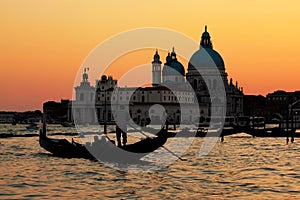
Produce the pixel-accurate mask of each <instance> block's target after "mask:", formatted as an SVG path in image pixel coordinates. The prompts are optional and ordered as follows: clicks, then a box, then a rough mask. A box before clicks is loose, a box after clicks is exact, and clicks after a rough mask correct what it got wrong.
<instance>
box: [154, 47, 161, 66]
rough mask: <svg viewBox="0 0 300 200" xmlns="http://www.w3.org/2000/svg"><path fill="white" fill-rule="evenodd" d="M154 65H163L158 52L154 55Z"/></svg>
mask: <svg viewBox="0 0 300 200" xmlns="http://www.w3.org/2000/svg"><path fill="white" fill-rule="evenodd" d="M152 63H153V64H154V63H158V64H161V61H160V56H159V54H158V51H157V50H156V52H155V54H154V56H153V61H152Z"/></svg>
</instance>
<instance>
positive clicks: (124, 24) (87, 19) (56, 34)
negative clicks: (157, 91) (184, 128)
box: [0, 0, 300, 111]
mask: <svg viewBox="0 0 300 200" xmlns="http://www.w3.org/2000/svg"><path fill="white" fill-rule="evenodd" d="M299 7H300V1H298V0H289V1H272V0H265V1H259V0H252V1H236V0H227V1H223V0H215V1H199V0H191V1H174V0H172V1H170V0H165V1H158V0H152V1H146V0H139V1H137V0H136V1H135V0H131V1H114V0H112V1H98V0H95V1H87V0H78V1H77V0H43V1H39V0H26V1H18V0H2V1H0V24H1V31H0V61H1V62H0V66H1V73H0V93H1V99H0V110H16V111H22V110H31V109H41V105H42V103H43V102H44V101H47V100H56V101H59V100H60V99H61V98H64V99H67V98H70V97H71V94H72V92H73V88H72V87H73V82H74V79H75V76H76V73H77V70H78V69H79V67H80V65H81V64H82V62H83V60H84V59H85V57H86V56H87V55H88V54H89V52H90V51H91V50H92V49H93V48H94V47H95V46H96V45H98V44H99V43H100V42H102V41H104V40H105V39H107V38H109V37H111V36H112V35H114V34H117V33H119V32H122V31H126V30H130V29H135V28H142V27H162V28H168V29H173V30H176V31H179V32H181V33H183V34H185V35H187V36H189V37H191V38H193V39H194V40H195V41H197V42H199V39H200V36H201V34H202V32H203V28H204V25H206V24H207V25H208V31H209V32H210V34H211V36H212V41H213V45H214V49H215V50H217V51H218V52H219V53H220V54H221V55H222V57H223V59H224V61H225V65H226V70H227V72H228V74H229V77H232V78H233V79H234V80H238V81H239V85H240V86H242V87H243V88H244V91H245V93H246V94H264V95H265V94H267V93H268V92H272V91H274V90H277V89H284V90H287V91H294V90H300V82H299V74H300V66H299V65H300V64H299V61H300V56H299V51H300V50H299V47H300V37H299V35H300V26H299V24H300V12H299ZM174 46H175V47H176V44H174ZM170 48H171V47H170ZM149 58H150V59H152V55H145V57H141V58H139V59H142V60H143V59H144V60H143V61H142V62H148V61H149V62H150V61H151V60H149ZM164 58H165V55H164V54H163V55H162V60H163V61H164ZM138 62H141V60H139V61H138ZM116 63H117V64H119V63H118V62H116ZM132 63H133V64H134V63H135V61H132ZM129 64H130V62H128V63H126V64H124V65H121V66H120V68H126V66H129ZM91 81H92V83H94V80H91Z"/></svg>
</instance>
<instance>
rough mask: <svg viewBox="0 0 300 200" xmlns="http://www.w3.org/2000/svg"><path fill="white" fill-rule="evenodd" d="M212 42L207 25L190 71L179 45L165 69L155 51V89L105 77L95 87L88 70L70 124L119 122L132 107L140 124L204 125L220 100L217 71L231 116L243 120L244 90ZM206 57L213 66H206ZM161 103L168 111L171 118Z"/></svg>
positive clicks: (191, 61) (228, 114) (170, 56)
mask: <svg viewBox="0 0 300 200" xmlns="http://www.w3.org/2000/svg"><path fill="white" fill-rule="evenodd" d="M210 39H211V38H210V34H209V33H208V32H207V27H205V31H204V32H203V34H202V37H201V41H200V48H199V50H198V51H196V52H195V53H194V54H193V56H192V57H191V59H190V61H189V64H188V66H187V72H185V68H184V66H183V65H182V64H181V63H180V62H179V61H178V59H177V55H176V52H175V49H174V47H173V49H172V52H171V53H168V55H167V56H166V61H165V63H164V64H163V66H162V61H161V59H160V55H159V52H158V51H157V50H156V52H155V54H154V56H153V61H152V87H144V88H134V87H118V85H117V80H114V79H113V77H111V76H108V77H107V76H106V75H103V76H102V77H101V80H97V81H96V85H95V86H91V85H90V83H89V81H88V74H87V72H86V71H85V72H84V74H83V77H82V82H81V84H80V86H78V87H76V88H75V92H76V95H75V97H76V99H75V100H74V101H73V102H72V112H73V115H72V116H73V118H72V119H70V120H74V121H75V123H79V124H80V123H89V124H92V123H100V124H101V123H114V122H115V117H116V116H115V115H114V113H115V110H126V108H127V110H129V115H130V118H131V119H132V120H133V121H134V122H135V123H136V124H140V125H147V124H149V123H155V122H161V121H166V122H167V123H169V124H179V123H199V120H200V118H203V119H208V118H210V115H211V112H212V111H211V105H212V102H214V101H218V100H217V99H216V98H214V99H212V98H211V95H210V93H212V92H215V93H218V90H219V89H220V88H219V87H218V85H217V84H216V80H215V77H216V75H215V74H211V69H212V68H215V69H217V71H218V76H220V77H221V79H222V82H223V83H224V87H223V88H224V89H225V92H226V99H225V100H224V101H226V102H223V103H225V104H226V111H225V113H226V116H227V117H237V116H242V115H243V91H242V89H241V88H239V87H238V83H237V82H236V84H233V81H232V79H230V81H228V78H227V77H228V75H227V73H226V69H225V65H224V61H223V59H222V57H221V56H220V54H219V53H218V52H217V51H215V50H214V49H213V46H212V42H211V40H210ZM207 56H208V57H209V59H210V62H207ZM199 72H200V73H199ZM219 101H220V100H219ZM157 105H160V106H162V107H163V109H165V111H166V113H167V115H166V116H163V115H162V112H160V111H161V110H162V109H161V107H157ZM181 107H184V109H182V108H181ZM70 111H71V109H70ZM70 116H71V115H70Z"/></svg>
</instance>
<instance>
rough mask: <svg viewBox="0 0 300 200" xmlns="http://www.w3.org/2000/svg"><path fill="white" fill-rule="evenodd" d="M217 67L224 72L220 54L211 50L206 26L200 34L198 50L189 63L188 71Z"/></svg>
mask: <svg viewBox="0 0 300 200" xmlns="http://www.w3.org/2000/svg"><path fill="white" fill-rule="evenodd" d="M211 67H217V68H218V69H219V70H225V66H224V61H223V59H222V57H221V56H220V54H219V53H218V52H216V51H215V50H213V45H212V42H211V40H210V35H209V33H208V32H207V26H205V30H204V32H203V33H202V36H201V41H200V49H199V50H198V51H196V52H195V53H194V54H193V55H192V57H191V59H190V62H189V65H188V70H191V69H195V68H197V69H201V68H202V69H203V68H211Z"/></svg>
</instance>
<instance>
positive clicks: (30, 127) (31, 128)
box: [26, 123, 39, 131]
mask: <svg viewBox="0 0 300 200" xmlns="http://www.w3.org/2000/svg"><path fill="white" fill-rule="evenodd" d="M26 129H27V130H28V131H37V130H39V127H38V125H37V124H35V123H31V124H29V125H28V126H26Z"/></svg>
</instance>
